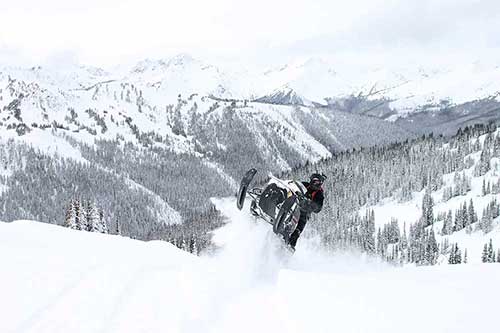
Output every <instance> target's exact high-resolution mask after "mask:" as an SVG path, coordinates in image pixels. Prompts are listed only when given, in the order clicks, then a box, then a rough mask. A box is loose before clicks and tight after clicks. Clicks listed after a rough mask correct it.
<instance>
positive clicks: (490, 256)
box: [487, 238, 495, 262]
mask: <svg viewBox="0 0 500 333" xmlns="http://www.w3.org/2000/svg"><path fill="white" fill-rule="evenodd" d="M487 256H488V261H487V262H495V252H494V251H493V241H492V240H491V238H490V242H489V244H488V253H487Z"/></svg>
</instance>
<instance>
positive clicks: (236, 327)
mask: <svg viewBox="0 0 500 333" xmlns="http://www.w3.org/2000/svg"><path fill="white" fill-rule="evenodd" d="M217 206H218V207H219V209H221V210H222V211H223V212H224V214H226V216H227V217H229V218H230V223H229V224H228V225H226V226H225V227H223V228H222V229H219V230H217V231H216V232H215V239H216V241H217V243H218V244H219V245H220V246H221V250H220V251H219V252H216V253H215V254H212V255H204V256H201V257H196V256H192V255H190V254H188V253H187V252H184V251H181V250H179V249H177V248H175V247H174V246H172V245H171V244H168V243H166V242H158V241H156V242H140V241H136V240H131V239H128V238H124V237H120V236H110V235H103V234H96V233H88V232H83V231H75V230H70V229H66V228H62V227H58V226H51V225H47V224H42V223H37V222H32V221H16V222H13V223H3V222H0V253H4V254H6V253H8V254H9V255H5V256H3V257H2V265H1V266H0V276H1V281H2V283H1V284H0V293H1V294H2V297H1V298H0V309H1V311H2V314H3V318H2V320H1V321H0V331H2V332H21V331H23V332H37V333H45V332H47V333H48V332H50V333H59V332H61V333H62V332H68V331H71V332H75V333H77V332H110V333H111V332H121V333H123V332H162V331H165V330H167V331H169V332H175V333H177V332H179V333H190V332H200V331H205V332H235V331H238V332H256V331H259V332H277V331H280V330H285V331H288V332H311V331H315V332H330V331H332V330H335V331H342V332H360V331H362V332H386V333H391V332H400V331H401V328H402V327H404V330H405V332H415V333H416V332H446V331H453V332H464V333H465V332H472V331H476V330H488V329H491V328H492V327H496V317H495V314H496V311H497V309H496V307H495V306H494V305H495V304H496V303H495V302H496V300H497V299H498V297H500V289H499V288H498V281H499V279H500V265H493V264H467V265H442V266H435V267H428V268H425V269H423V268H415V267H405V268H395V267H393V266H389V265H386V264H383V263H380V262H377V261H371V260H370V259H363V258H360V257H358V256H356V255H354V254H353V255H349V254H344V255H342V254H337V255H336V256H325V255H324V253H322V252H320V251H318V250H317V249H316V248H315V246H314V243H313V242H311V243H308V244H304V246H303V247H301V248H299V249H298V250H297V252H296V253H295V255H294V256H293V257H292V258H288V259H287V258H286V257H284V256H283V252H282V251H283V249H280V247H279V246H278V242H277V241H276V239H275V238H274V236H273V235H272V233H271V231H270V228H269V226H267V225H265V224H259V223H255V222H254V221H253V219H252V218H251V217H250V216H248V215H247V213H242V212H239V211H236V207H235V205H234V202H233V200H232V199H231V200H230V201H228V202H225V201H219V202H217ZM471 304H473V305H478V304H480V306H478V307H476V308H471ZM402 305H403V306H402ZM297 309H300V316H297V315H296V313H297ZM360 318H361V319H360ZM416 318H418V319H416ZM422 318H425V319H422ZM408 323H411V325H408Z"/></svg>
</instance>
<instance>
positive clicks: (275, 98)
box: [255, 86, 314, 106]
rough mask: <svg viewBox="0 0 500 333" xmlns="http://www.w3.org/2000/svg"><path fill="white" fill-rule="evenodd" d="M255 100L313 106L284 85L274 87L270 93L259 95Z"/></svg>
mask: <svg viewBox="0 0 500 333" xmlns="http://www.w3.org/2000/svg"><path fill="white" fill-rule="evenodd" d="M255 102H261V103H268V104H281V105H303V106H313V105H314V104H313V103H312V102H311V101H309V100H307V99H305V98H304V97H302V96H300V95H299V94H297V93H296V92H295V91H294V90H293V89H292V88H290V87H288V86H285V87H282V88H280V89H276V90H275V91H273V92H272V93H271V94H270V95H266V96H262V97H259V98H257V99H256V100H255Z"/></svg>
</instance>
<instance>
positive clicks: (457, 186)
mask: <svg viewBox="0 0 500 333" xmlns="http://www.w3.org/2000/svg"><path fill="white" fill-rule="evenodd" d="M499 134H500V131H499V130H497V131H496V132H493V133H490V134H485V135H482V136H480V137H478V138H472V139H470V141H469V142H467V144H470V146H471V147H478V149H477V151H474V152H471V153H470V154H468V155H466V156H465V157H464V161H466V168H465V169H464V170H463V171H462V172H452V173H447V174H444V175H443V177H442V187H440V188H439V190H437V189H436V190H434V191H431V192H429V193H430V196H431V197H432V202H433V207H432V211H433V215H434V218H435V220H436V221H435V222H434V223H433V224H432V225H431V226H429V227H427V229H428V230H430V229H432V230H433V231H434V232H435V235H436V236H435V237H436V241H437V243H438V244H441V245H442V246H447V245H448V244H458V247H459V248H460V249H461V250H462V253H464V251H465V249H466V250H467V256H468V260H469V262H472V263H477V262H481V259H482V258H481V256H482V252H483V249H484V245H485V244H487V243H489V241H490V239H491V240H492V244H493V246H494V248H493V251H494V252H495V255H496V254H497V249H498V248H500V218H499V217H498V216H499V213H497V210H498V208H497V206H496V202H498V201H499V199H500V196H499V193H500V192H499V190H498V189H499V187H498V184H499V183H500V159H499V157H498V154H497V153H496V152H497V147H498V145H499V143H500V142H499V141H498V140H499V139H498V138H499V137H500V136H499ZM486 141H487V142H486ZM485 142H486V143H485ZM458 149H459V150H460V149H461V147H460V148H458ZM441 150H442V151H443V154H446V152H449V151H456V149H455V148H450V144H449V143H446V144H443V145H442V148H441ZM425 196H426V190H423V191H421V192H416V193H414V194H413V195H412V199H411V200H409V201H404V202H401V200H400V199H398V198H395V197H391V198H386V199H384V200H382V201H381V202H380V203H378V204H376V205H367V206H366V207H364V208H363V209H362V210H361V214H362V215H364V214H366V211H373V212H374V214H375V226H376V228H380V229H382V228H383V227H384V226H387V225H389V224H390V223H391V221H392V220H394V219H396V220H397V222H398V223H399V227H400V228H401V230H404V227H406V230H405V232H406V234H409V232H410V225H411V224H413V223H415V222H417V221H418V220H419V219H421V218H422V213H423V209H422V207H423V202H424V201H425ZM464 203H465V208H464ZM471 203H472V206H471ZM463 210H466V215H467V217H466V218H465V217H464V221H463V223H462V222H459V216H461V214H462V213H461V212H462V211H463ZM447 215H449V217H447ZM474 215H477V216H475V217H474ZM445 224H447V225H445ZM442 252H443V254H449V253H448V251H447V250H444V251H442ZM445 260H446V258H441V259H440V261H441V262H445Z"/></svg>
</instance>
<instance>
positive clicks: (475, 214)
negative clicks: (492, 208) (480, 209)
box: [468, 198, 478, 224]
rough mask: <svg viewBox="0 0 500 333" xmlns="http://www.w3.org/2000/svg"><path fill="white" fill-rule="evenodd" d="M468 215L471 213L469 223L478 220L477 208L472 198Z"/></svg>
mask: <svg viewBox="0 0 500 333" xmlns="http://www.w3.org/2000/svg"><path fill="white" fill-rule="evenodd" d="M468 215H469V224H474V223H476V222H477V221H478V218H477V213H476V210H475V209H474V202H473V201H472V198H471V199H470V202H469V210H468Z"/></svg>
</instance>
